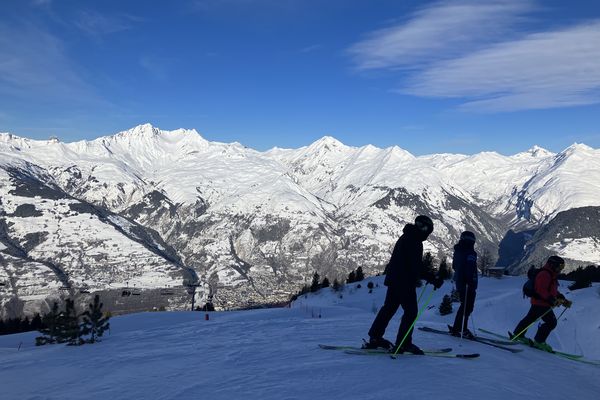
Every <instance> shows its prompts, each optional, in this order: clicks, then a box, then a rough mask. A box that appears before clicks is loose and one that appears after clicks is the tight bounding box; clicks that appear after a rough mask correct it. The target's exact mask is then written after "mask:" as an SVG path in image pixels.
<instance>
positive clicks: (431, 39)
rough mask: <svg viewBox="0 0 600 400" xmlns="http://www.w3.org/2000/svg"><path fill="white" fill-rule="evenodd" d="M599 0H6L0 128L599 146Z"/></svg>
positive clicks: (288, 142) (44, 134) (454, 146)
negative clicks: (145, 127)
mask: <svg viewBox="0 0 600 400" xmlns="http://www.w3.org/2000/svg"><path fill="white" fill-rule="evenodd" d="M599 104H600V3H598V2H593V1H584V0H580V1H579V0H578V1H568V2H566V1H559V0H553V1H550V0H547V1H529V0H515V1H509V0H503V1H491V0H490V1H466V0H460V1H432V2H428V1H411V0H405V1H378V0H364V1H363V0H360V1H359V0H356V1H354V0H327V1H320V0H319V1H317V0H180V1H175V0H173V1H170V2H153V1H145V0H144V1H142V0H139V1H126V0H118V1H113V0H104V1H76V0H73V1H69V0H3V1H2V4H1V5H0V131H3V132H12V133H14V134H17V135H20V136H26V137H31V138H38V139H46V138H48V137H49V136H51V135H56V136H58V137H59V138H60V139H61V140H63V141H67V142H68V141H74V140H80V139H92V138H95V137H98V136H103V135H108V134H113V133H116V132H118V131H120V130H125V129H128V128H131V127H133V126H135V125H138V124H141V123H146V122H149V123H151V124H153V125H155V126H158V127H160V128H161V129H169V130H170V129H176V128H180V127H183V128H195V129H197V130H198V131H199V132H200V133H201V135H202V136H203V137H205V138H206V139H208V140H213V141H223V142H232V141H238V142H240V143H242V144H244V145H247V146H249V147H252V148H255V149H258V150H266V149H268V148H271V147H274V146H278V147H300V146H304V145H307V144H310V143H312V142H313V141H314V140H317V139H318V138H320V137H322V136H325V135H330V136H334V137H336V138H337V139H339V140H341V141H342V142H344V143H345V144H348V145H352V146H361V145H365V144H369V143H370V144H373V145H376V146H378V147H387V146H391V145H399V146H400V147H402V148H404V149H406V150H408V151H410V152H412V153H413V154H417V155H419V154H429V153H441V152H453V153H466V154H472V153H476V152H479V151H487V150H495V151H498V152H500V153H503V154H514V153H517V152H519V151H523V150H526V149H528V148H530V147H531V146H533V145H535V144H537V145H540V146H542V147H545V148H548V149H550V150H553V151H560V150H562V149H564V148H565V147H567V146H569V145H570V144H572V143H574V142H579V143H585V144H588V145H590V146H592V147H595V148H598V147H600V106H599Z"/></svg>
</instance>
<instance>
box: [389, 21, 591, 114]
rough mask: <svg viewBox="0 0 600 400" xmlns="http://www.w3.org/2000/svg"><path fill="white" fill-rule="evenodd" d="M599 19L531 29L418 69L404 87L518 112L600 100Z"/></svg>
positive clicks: (485, 108) (472, 104)
mask: <svg viewBox="0 0 600 400" xmlns="http://www.w3.org/2000/svg"><path fill="white" fill-rule="evenodd" d="M598 43H600V21H595V22H592V23H586V24H583V25H579V26H575V27H573V28H570V29H565V30H560V31H554V32H546V33H537V34H530V35H528V36H526V37H525V38H523V39H521V40H516V41H511V42H506V43H502V44H499V45H494V46H492V47H490V48H489V49H486V50H482V51H478V52H475V53H473V54H469V55H467V56H464V57H461V58H457V59H454V60H449V61H442V62H439V63H436V64H434V65H433V66H431V67H429V68H427V69H425V70H424V71H421V72H419V73H417V74H416V75H415V76H414V77H413V78H412V79H411V82H410V83H409V84H408V85H407V86H406V87H404V88H403V89H400V91H401V92H403V93H408V94H413V95H417V96H428V97H464V98H467V99H470V100H468V101H467V102H465V103H464V105H463V106H462V108H463V109H467V110H477V111H514V110H523V109H541V108H554V107H565V106H575V105H583V104H593V103H598V102H600V46H598Z"/></svg>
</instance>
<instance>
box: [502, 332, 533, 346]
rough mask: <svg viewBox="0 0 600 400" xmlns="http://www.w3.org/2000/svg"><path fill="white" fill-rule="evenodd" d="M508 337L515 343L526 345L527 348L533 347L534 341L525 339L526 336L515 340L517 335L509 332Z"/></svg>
mask: <svg viewBox="0 0 600 400" xmlns="http://www.w3.org/2000/svg"><path fill="white" fill-rule="evenodd" d="M508 337H509V338H510V340H511V341H513V342H517V343H521V344H524V345H526V346H532V347H533V340H531V339H529V338H528V337H525V335H524V334H523V335H521V336H519V337H518V338H516V339H515V335H514V334H513V333H512V332H508Z"/></svg>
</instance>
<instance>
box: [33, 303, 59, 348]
mask: <svg viewBox="0 0 600 400" xmlns="http://www.w3.org/2000/svg"><path fill="white" fill-rule="evenodd" d="M59 314H60V312H59V311H58V303H56V302H55V303H54V305H53V306H52V309H51V310H50V312H49V313H48V314H46V315H44V317H43V318H42V327H41V328H40V329H39V332H40V333H41V334H42V336H38V337H36V338H35V345H36V346H42V345H45V344H52V343H56V339H57V335H58V317H59Z"/></svg>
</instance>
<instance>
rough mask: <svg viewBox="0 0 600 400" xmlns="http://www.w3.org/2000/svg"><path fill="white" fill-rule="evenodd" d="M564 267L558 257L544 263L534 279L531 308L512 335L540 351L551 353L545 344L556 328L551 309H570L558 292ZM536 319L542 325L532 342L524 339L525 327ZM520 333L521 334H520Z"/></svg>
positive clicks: (566, 301) (563, 263)
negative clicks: (559, 307)
mask: <svg viewBox="0 0 600 400" xmlns="http://www.w3.org/2000/svg"><path fill="white" fill-rule="evenodd" d="M564 267H565V261H564V260H563V259H562V258H561V257H558V256H551V257H550V258H548V261H546V264H545V265H544V267H543V268H542V269H541V270H540V271H539V272H538V273H537V275H536V277H535V286H534V287H535V295H534V296H532V297H531V308H530V309H529V312H528V313H527V315H526V316H525V318H523V319H522V320H521V322H519V324H518V325H517V327H516V328H515V330H514V331H513V333H514V334H515V335H519V334H520V335H519V340H520V341H522V342H525V343H527V344H531V345H533V346H534V347H537V348H539V349H541V350H545V351H552V347H550V346H549V345H548V344H547V343H546V339H547V338H548V335H550V332H552V330H553V329H554V328H556V324H557V322H556V316H555V315H554V312H553V311H552V308H554V307H557V306H559V305H564V306H565V307H567V308H568V307H571V304H572V303H571V302H570V301H569V300H567V299H566V298H565V296H563V295H562V293H560V292H559V291H558V274H560V272H561V271H562V270H563V268H564ZM538 318H542V321H544V323H543V324H542V325H541V326H540V327H539V328H538V330H537V333H536V334H535V338H534V339H533V341H531V340H530V339H527V338H526V337H525V333H526V332H527V329H526V328H527V327H529V326H530V325H531V324H533V323H534V322H535V321H536V320H537V319H538ZM521 332H522V333H521Z"/></svg>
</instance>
